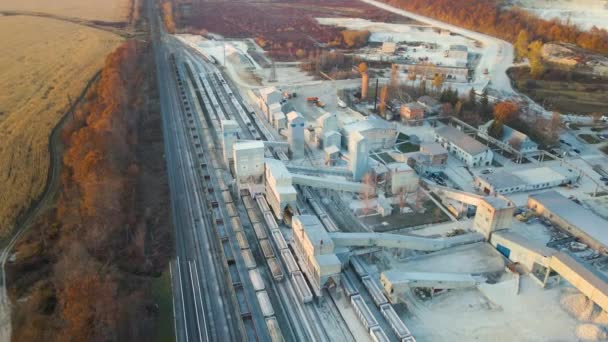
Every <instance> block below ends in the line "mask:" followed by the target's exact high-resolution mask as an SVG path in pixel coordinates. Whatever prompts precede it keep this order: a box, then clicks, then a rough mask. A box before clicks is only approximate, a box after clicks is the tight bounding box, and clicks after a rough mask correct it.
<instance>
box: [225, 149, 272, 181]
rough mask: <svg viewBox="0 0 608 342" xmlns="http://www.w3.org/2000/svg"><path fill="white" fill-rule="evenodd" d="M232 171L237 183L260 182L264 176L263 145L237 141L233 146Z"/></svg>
mask: <svg viewBox="0 0 608 342" xmlns="http://www.w3.org/2000/svg"><path fill="white" fill-rule="evenodd" d="M233 159H234V170H235V173H236V179H237V181H238V182H239V183H246V182H254V183H257V182H260V180H261V177H262V176H263V175H264V143H263V142H262V141H257V140H255V141H237V142H236V144H234V146H233Z"/></svg>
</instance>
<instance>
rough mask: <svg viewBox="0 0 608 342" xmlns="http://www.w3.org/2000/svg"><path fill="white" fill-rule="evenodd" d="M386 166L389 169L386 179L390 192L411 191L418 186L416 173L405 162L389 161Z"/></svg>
mask: <svg viewBox="0 0 608 342" xmlns="http://www.w3.org/2000/svg"><path fill="white" fill-rule="evenodd" d="M386 167H387V168H388V170H389V179H388V181H389V184H390V189H391V193H392V194H398V193H401V192H406V193H407V192H412V191H414V190H416V189H417V188H418V175H417V174H416V171H414V169H412V168H411V167H410V166H409V165H407V164H406V163H390V164H387V165H386Z"/></svg>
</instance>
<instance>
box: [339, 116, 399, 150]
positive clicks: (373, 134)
mask: <svg viewBox="0 0 608 342" xmlns="http://www.w3.org/2000/svg"><path fill="white" fill-rule="evenodd" d="M343 131H344V134H343V138H344V145H345V146H349V142H348V138H349V137H350V136H351V135H352V134H353V133H355V132H359V133H360V134H361V135H362V136H363V137H364V138H366V140H367V142H368V144H369V150H370V151H375V150H379V149H383V148H391V147H393V146H395V143H396V142H397V133H398V132H397V129H395V127H393V125H391V124H389V123H388V122H386V121H384V120H382V119H378V118H375V117H367V118H366V119H365V120H360V121H357V122H354V123H351V124H348V125H345V126H344V128H343Z"/></svg>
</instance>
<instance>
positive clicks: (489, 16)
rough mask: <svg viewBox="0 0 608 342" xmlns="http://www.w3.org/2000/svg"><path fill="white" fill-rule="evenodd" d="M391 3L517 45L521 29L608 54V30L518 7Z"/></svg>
mask: <svg viewBox="0 0 608 342" xmlns="http://www.w3.org/2000/svg"><path fill="white" fill-rule="evenodd" d="M384 1H385V2H387V3H388V4H391V5H393V6H396V7H400V8H403V9H405V10H408V11H411V12H415V13H419V14H422V15H426V16H429V17H432V18H435V19H438V20H441V21H444V22H447V23H450V24H454V25H458V26H462V27H465V28H467V29H471V30H474V31H478V32H482V33H486V34H489V35H492V36H495V37H499V38H501V39H504V40H507V41H509V42H515V40H516V39H517V35H518V34H519V32H520V31H521V30H524V31H527V33H528V35H529V38H530V41H533V40H541V41H543V42H548V41H559V42H565V43H573V44H576V45H578V46H580V47H582V48H584V49H588V50H591V51H595V52H600V53H608V31H606V30H603V29H598V28H596V27H594V28H592V29H591V30H589V31H584V30H580V29H578V28H577V27H576V26H574V25H571V24H568V23H565V22H561V21H559V20H544V19H540V18H538V17H536V16H535V15H533V14H530V13H528V12H526V11H525V10H523V9H519V8H510V9H504V8H501V7H500V2H499V1H497V0H459V1H453V0H384Z"/></svg>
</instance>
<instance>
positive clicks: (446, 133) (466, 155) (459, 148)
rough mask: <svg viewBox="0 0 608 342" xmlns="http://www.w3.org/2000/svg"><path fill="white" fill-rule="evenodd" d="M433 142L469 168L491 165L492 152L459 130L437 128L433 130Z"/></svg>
mask: <svg viewBox="0 0 608 342" xmlns="http://www.w3.org/2000/svg"><path fill="white" fill-rule="evenodd" d="M435 141H437V142H438V143H440V144H441V145H442V146H443V147H444V148H445V149H446V150H448V151H449V152H451V153H452V154H453V155H454V156H455V157H456V158H458V159H460V160H461V161H462V162H464V163H465V164H467V166H469V167H476V166H488V165H490V164H492V159H493V158H494V153H493V152H492V150H491V149H490V148H489V147H487V146H486V145H484V144H482V143H480V142H479V141H477V140H475V139H474V138H471V137H470V136H468V135H466V134H465V133H463V132H462V131H461V130H459V129H456V128H454V127H450V126H444V127H441V128H438V129H436V130H435Z"/></svg>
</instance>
